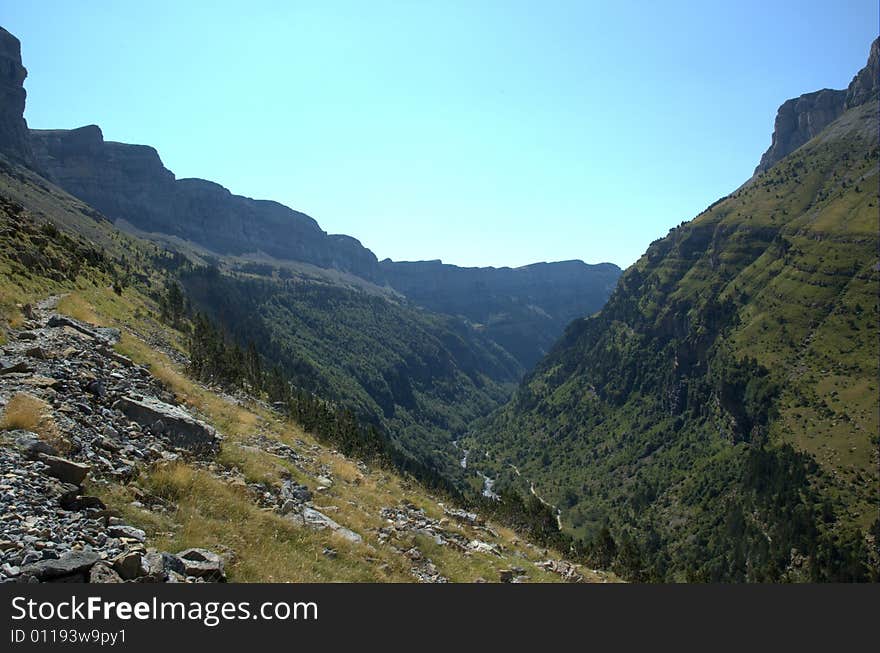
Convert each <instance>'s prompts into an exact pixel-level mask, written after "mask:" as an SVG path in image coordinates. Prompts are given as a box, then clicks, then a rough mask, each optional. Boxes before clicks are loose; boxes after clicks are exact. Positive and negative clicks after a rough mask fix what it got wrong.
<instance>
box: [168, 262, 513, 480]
mask: <svg viewBox="0 0 880 653" xmlns="http://www.w3.org/2000/svg"><path fill="white" fill-rule="evenodd" d="M179 278H180V280H181V284H182V286H183V289H184V291H185V293H186V295H187V297H188V298H189V299H190V301H191V302H192V303H193V304H194V307H195V308H196V309H197V310H202V311H205V312H206V313H208V314H209V315H210V316H211V317H212V318H213V319H215V320H217V321H218V322H219V323H220V324H221V325H222V326H223V328H224V329H225V330H226V331H227V332H228V333H229V334H230V335H231V336H232V338H233V339H234V340H235V341H237V342H239V343H240V344H242V345H247V344H248V343H253V345H254V346H255V348H256V350H257V351H258V352H259V353H260V354H261V355H262V356H264V357H265V358H266V359H267V360H268V361H271V362H272V363H274V364H277V365H278V366H279V367H280V370H281V371H282V373H283V374H284V375H285V376H286V377H287V378H288V379H290V380H291V381H292V382H293V383H294V385H295V386H296V387H298V388H301V389H304V390H307V391H310V392H313V393H315V394H317V395H318V396H320V397H323V398H325V399H330V400H333V401H335V402H337V403H338V404H340V405H342V406H345V407H347V408H349V409H351V410H353V411H354V412H355V413H356V414H357V415H358V416H359V417H360V418H362V419H366V420H368V421H370V422H373V423H375V424H377V425H379V426H382V427H383V429H384V430H385V431H386V432H387V433H388V434H389V436H390V437H391V438H392V439H393V440H395V441H396V442H397V443H398V444H399V445H400V446H401V447H402V448H403V449H404V450H405V451H407V452H408V453H409V454H410V455H412V456H413V457H415V458H416V459H418V460H419V461H420V462H422V463H426V464H428V465H430V466H431V467H435V468H436V469H437V470H438V471H439V472H441V473H443V474H444V475H445V476H447V477H459V476H460V474H461V471H462V470H461V468H460V467H459V465H458V461H457V459H456V455H455V450H454V449H453V447H452V446H451V440H452V439H453V438H456V437H460V436H462V435H464V434H465V433H466V431H467V430H468V428H469V426H470V425H471V423H472V422H473V421H474V420H475V419H477V418H479V417H482V416H484V415H486V414H488V413H489V412H491V411H492V410H493V409H495V408H496V407H498V406H499V405H500V404H502V403H503V402H504V401H506V400H507V399H508V398H509V396H510V394H511V392H512V390H513V387H514V383H515V382H516V380H517V379H518V378H519V377H520V375H521V374H522V369H521V368H520V366H519V364H518V363H517V362H516V361H515V360H514V359H513V358H512V356H511V355H510V354H508V353H507V352H506V351H505V350H503V349H502V348H501V347H499V346H498V345H497V344H495V343H494V342H493V341H492V340H490V339H489V338H488V337H485V336H483V335H481V334H480V333H479V332H477V331H476V330H474V329H473V328H471V327H470V326H468V325H466V324H465V323H464V322H462V321H460V320H458V319H455V318H452V317H449V316H444V315H441V314H436V313H431V312H428V311H422V310H418V309H414V308H411V307H408V306H406V305H402V304H399V303H397V302H395V301H393V300H392V299H390V298H388V297H385V296H379V295H373V294H368V293H366V292H363V291H360V290H355V289H350V288H345V287H342V286H338V285H331V284H324V283H316V282H312V281H304V280H302V279H298V278H291V279H278V278H270V277H266V276H263V277H254V276H251V277H246V276H242V275H235V276H233V275H229V274H221V273H220V272H219V271H218V270H216V269H214V268H205V267H198V268H193V267H190V266H187V267H186V268H185V269H182V270H180V272H179Z"/></svg>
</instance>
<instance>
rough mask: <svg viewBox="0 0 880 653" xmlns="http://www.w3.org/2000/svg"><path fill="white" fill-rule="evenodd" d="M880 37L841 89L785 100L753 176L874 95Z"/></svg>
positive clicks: (879, 64) (875, 92) (876, 90)
mask: <svg viewBox="0 0 880 653" xmlns="http://www.w3.org/2000/svg"><path fill="white" fill-rule="evenodd" d="M878 75H880V39H875V40H874V42H873V43H872V44H871V51H870V54H869V55H868V63H867V64H866V65H865V67H864V68H862V69H861V70H860V71H859V72H858V73H857V74H856V75H855V77H853V80H852V81H851V82H850V84H849V86H848V87H847V88H846V89H845V90H833V89H829V88H825V89H822V90H821V91H813V92H812V93H805V94H804V95H801V96H800V97H797V98H792V99H791V100H786V101H785V102H783V103H782V105H781V106H780V107H779V110H778V111H777V113H776V121H775V123H774V125H773V135H772V141H771V143H770V147H769V148H767V151H766V152H764V154H763V156H761V161H760V163H758V166H757V167H756V168H755V172H754V174H755V175H758V174H760V173H762V172H764V171H765V170H767V169H769V168H771V167H773V166H774V165H775V164H776V163H777V162H778V161H780V160H782V159H783V158H784V157H786V156H788V155H789V154H791V153H792V152H794V151H795V150H796V149H798V148H799V147H800V146H801V145H803V144H804V143H806V142H807V141H809V140H810V139H812V138H814V137H815V136H817V135H818V134H819V132H821V131H822V130H823V129H825V127H827V126H828V125H829V124H831V123H832V122H834V121H835V120H837V118H839V117H840V115H841V114H842V113H843V112H844V111H846V110H847V109H852V108H853V107H856V106H859V105H862V104H865V103H866V102H870V101H871V100H874V99H877V97H878Z"/></svg>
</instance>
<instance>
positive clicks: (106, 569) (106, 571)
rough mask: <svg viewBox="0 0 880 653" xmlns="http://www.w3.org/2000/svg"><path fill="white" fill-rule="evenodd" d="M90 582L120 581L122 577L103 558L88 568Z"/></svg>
mask: <svg viewBox="0 0 880 653" xmlns="http://www.w3.org/2000/svg"><path fill="white" fill-rule="evenodd" d="M89 582H90V583H121V582H122V578H120V576H119V574H117V573H116V572H115V571H113V568H112V567H111V566H110V565H108V564H107V563H106V562H104V561H103V560H101V561H98V562H96V563H95V564H94V565H93V566H92V568H91V569H90V570H89Z"/></svg>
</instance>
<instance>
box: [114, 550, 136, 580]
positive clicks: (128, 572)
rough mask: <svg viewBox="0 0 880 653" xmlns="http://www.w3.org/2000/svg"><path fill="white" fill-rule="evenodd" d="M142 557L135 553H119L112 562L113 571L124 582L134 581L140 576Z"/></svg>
mask: <svg viewBox="0 0 880 653" xmlns="http://www.w3.org/2000/svg"><path fill="white" fill-rule="evenodd" d="M141 558H142V555H141V554H140V553H139V552H137V551H126V552H125V553H120V554H119V555H118V556H116V559H115V560H113V569H114V570H115V571H116V573H118V574H119V575H120V576H121V577H122V578H123V579H125V580H134V579H135V578H137V577H138V576H139V575H140V574H141Z"/></svg>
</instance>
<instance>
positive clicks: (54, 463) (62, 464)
mask: <svg viewBox="0 0 880 653" xmlns="http://www.w3.org/2000/svg"><path fill="white" fill-rule="evenodd" d="M37 458H38V460H39V461H40V462H42V463H44V464H45V465H47V466H48V467H49V469H48V471H47V472H46V473H47V474H49V476H54V477H55V478H57V479H58V480H59V481H62V482H64V483H72V484H74V485H82V482H83V479H85V477H86V474H88V473H89V470H90V469H91V467H89V466H88V465H83V464H82V463H77V462H74V461H72V460H68V459H67V458H61V457H60V456H50V455H47V454H44V453H41V454H39V455H38V456H37Z"/></svg>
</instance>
